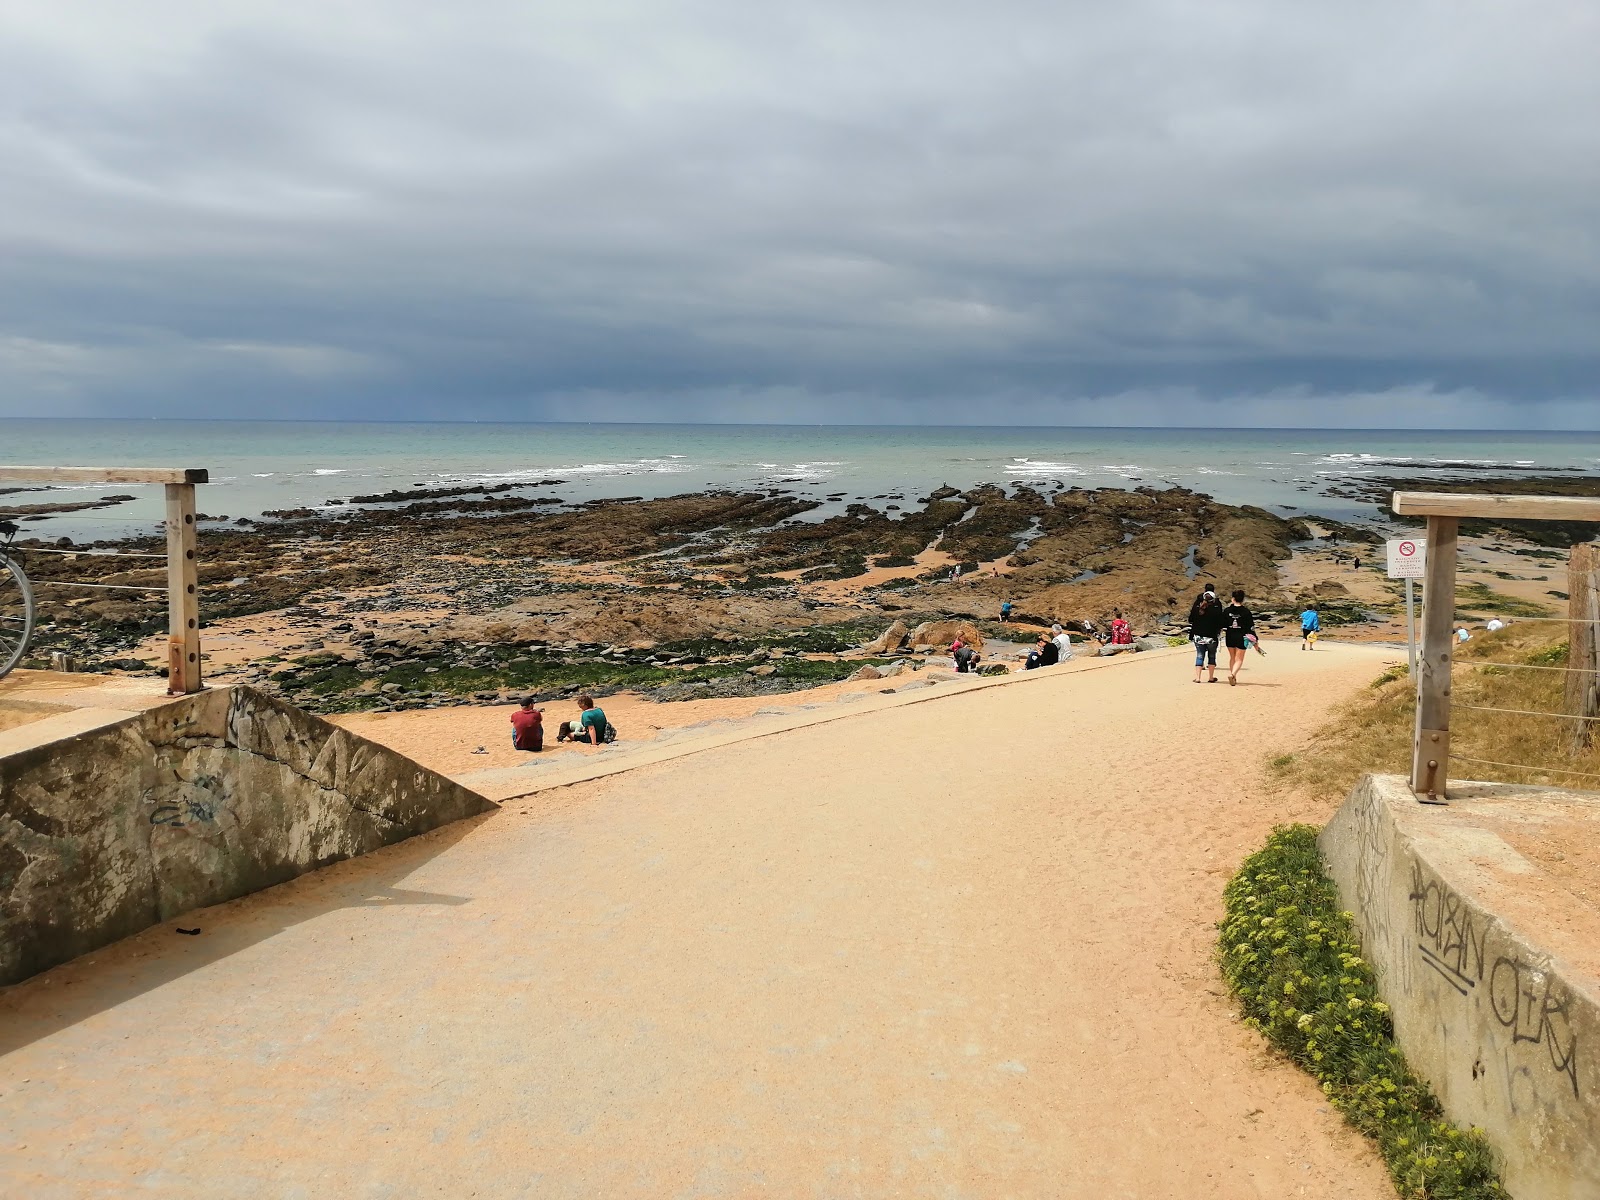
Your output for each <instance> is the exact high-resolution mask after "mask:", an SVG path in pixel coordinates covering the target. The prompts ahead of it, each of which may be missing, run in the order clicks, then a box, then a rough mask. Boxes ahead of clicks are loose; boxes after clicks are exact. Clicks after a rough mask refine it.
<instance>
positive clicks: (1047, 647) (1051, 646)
mask: <svg viewBox="0 0 1600 1200" xmlns="http://www.w3.org/2000/svg"><path fill="white" fill-rule="evenodd" d="M1060 661H1061V651H1060V650H1059V649H1058V648H1057V647H1056V644H1055V643H1054V642H1052V641H1051V640H1050V639H1049V637H1048V636H1046V635H1045V634H1042V633H1041V634H1040V635H1039V640H1038V641H1037V642H1035V643H1034V644H1033V649H1032V650H1030V651H1029V652H1028V670H1030V671H1031V670H1033V669H1034V668H1035V667H1053V666H1055V665H1056V663H1058V662H1060Z"/></svg>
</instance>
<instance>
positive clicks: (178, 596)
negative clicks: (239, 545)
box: [166, 483, 204, 696]
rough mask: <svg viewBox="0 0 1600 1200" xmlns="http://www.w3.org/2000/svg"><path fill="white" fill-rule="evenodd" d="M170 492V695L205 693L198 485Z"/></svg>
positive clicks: (169, 488)
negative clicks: (201, 644)
mask: <svg viewBox="0 0 1600 1200" xmlns="http://www.w3.org/2000/svg"><path fill="white" fill-rule="evenodd" d="M166 488H167V694H168V695H170V696H181V695H185V694H187V693H189V692H198V691H200V690H202V688H203V686H204V685H203V684H202V683H201V682H200V595H199V562H198V561H197V559H196V557H195V551H196V548H197V537H196V534H197V533H198V530H197V528H196V526H195V506H194V484H192V483H169V484H167V485H166Z"/></svg>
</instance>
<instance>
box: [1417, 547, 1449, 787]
mask: <svg viewBox="0 0 1600 1200" xmlns="http://www.w3.org/2000/svg"><path fill="white" fill-rule="evenodd" d="M1458 525H1459V522H1458V521H1457V520H1456V518H1455V517H1437V516H1435V517H1429V518H1428V566H1427V575H1426V576H1425V577H1424V579H1423V590H1422V653H1421V654H1420V655H1419V656H1418V660H1417V662H1418V672H1417V723H1416V728H1415V731H1414V733H1413V736H1412V740H1411V790H1412V791H1413V792H1414V793H1416V796H1417V799H1419V800H1424V801H1439V800H1442V799H1444V797H1445V794H1446V793H1445V785H1446V781H1447V780H1448V779H1449V778H1450V667H1451V664H1452V662H1454V660H1455V645H1456V639H1455V615H1456V533H1457V528H1458Z"/></svg>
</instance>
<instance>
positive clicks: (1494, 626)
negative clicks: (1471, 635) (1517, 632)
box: [1484, 617, 1511, 633]
mask: <svg viewBox="0 0 1600 1200" xmlns="http://www.w3.org/2000/svg"><path fill="white" fill-rule="evenodd" d="M1509 624H1511V622H1510V621H1502V620H1501V619H1500V618H1499V617H1490V618H1489V623H1488V624H1487V625H1485V626H1484V628H1485V629H1487V630H1488V631H1489V632H1490V633H1494V632H1495V631H1496V630H1498V629H1504V628H1505V627H1506V626H1507V625H1509Z"/></svg>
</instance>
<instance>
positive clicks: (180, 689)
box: [0, 466, 210, 696]
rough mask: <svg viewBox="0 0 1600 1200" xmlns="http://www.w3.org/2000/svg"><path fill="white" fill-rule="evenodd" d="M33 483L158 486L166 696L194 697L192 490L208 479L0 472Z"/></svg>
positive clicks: (124, 472)
mask: <svg viewBox="0 0 1600 1200" xmlns="http://www.w3.org/2000/svg"><path fill="white" fill-rule="evenodd" d="M7 479H9V480H22V481H27V482H38V483H122V484H139V483H146V484H161V485H163V486H164V487H165V488H166V498H167V510H166V529H167V691H168V692H170V693H171V694H173V695H175V696H176V695H182V694H185V693H189V692H198V691H201V690H202V689H203V688H204V686H205V685H204V684H203V683H202V682H201V665H202V664H201V659H200V596H199V562H198V560H197V558H196V554H197V550H198V537H197V534H198V529H197V527H196V525H195V513H196V511H197V510H196V508H195V497H194V489H195V485H196V484H201V483H208V482H209V481H210V475H209V473H208V472H206V471H205V470H203V469H196V468H193V467H11V466H0V480H7Z"/></svg>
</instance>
